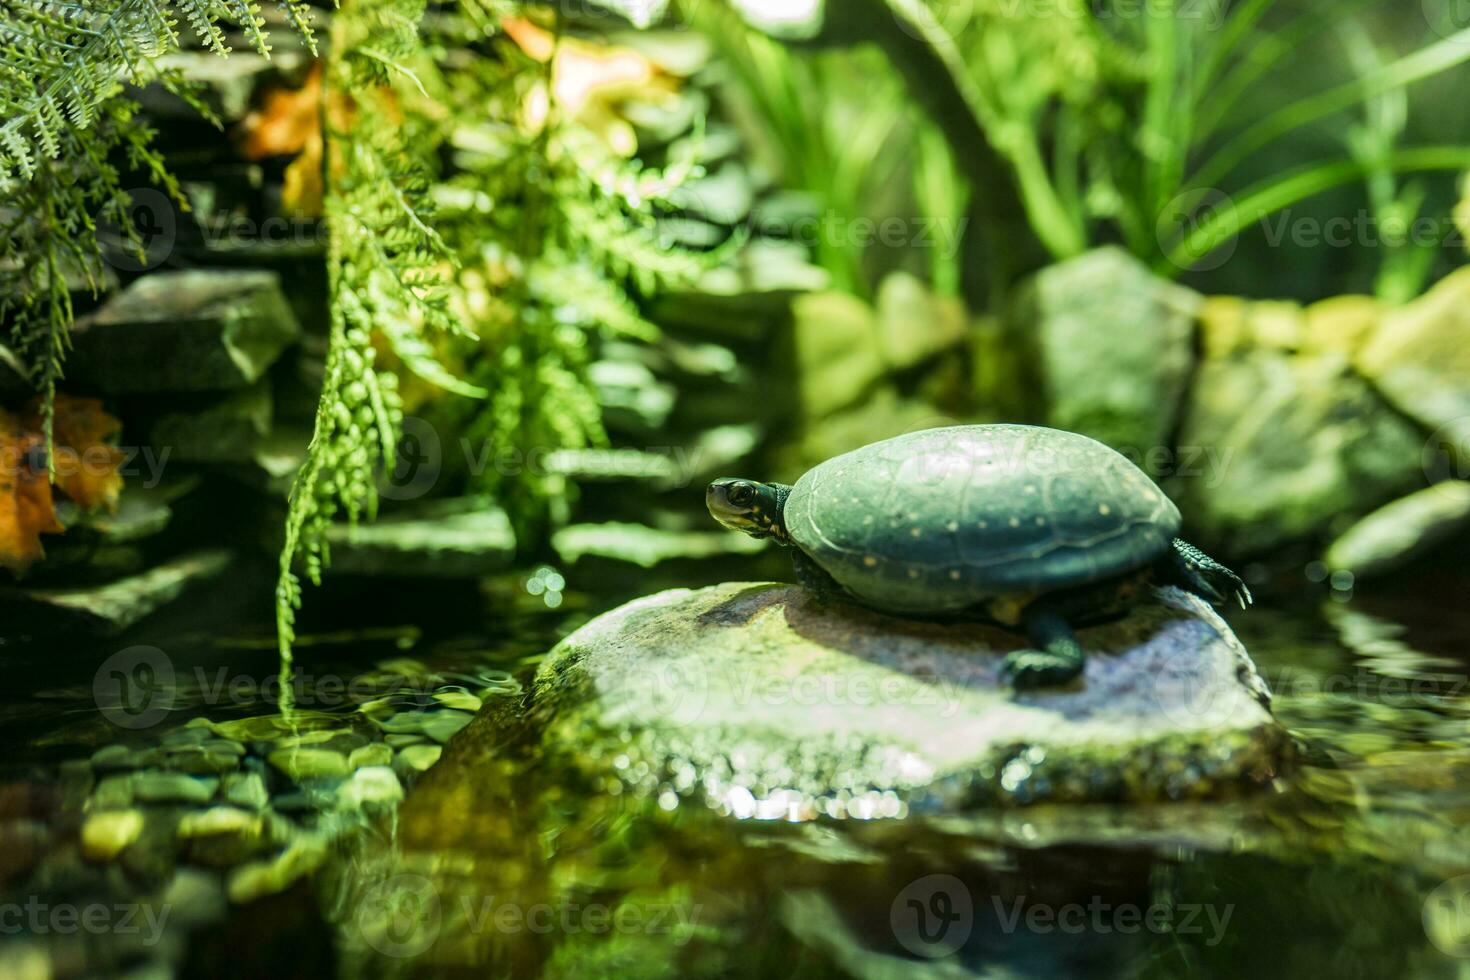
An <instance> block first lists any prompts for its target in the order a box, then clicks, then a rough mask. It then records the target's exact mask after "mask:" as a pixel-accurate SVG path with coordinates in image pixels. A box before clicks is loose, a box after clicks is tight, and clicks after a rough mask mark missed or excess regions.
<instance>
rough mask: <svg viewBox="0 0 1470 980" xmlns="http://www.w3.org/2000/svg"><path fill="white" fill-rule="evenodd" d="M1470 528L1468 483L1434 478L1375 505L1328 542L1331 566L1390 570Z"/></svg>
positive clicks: (1362, 572) (1361, 573) (1360, 572)
mask: <svg viewBox="0 0 1470 980" xmlns="http://www.w3.org/2000/svg"><path fill="white" fill-rule="evenodd" d="M1467 528H1470V483H1467V482H1465V481H1463V480H1454V481H1450V482H1447V483H1436V484H1434V485H1433V486H1430V487H1426V488H1425V489H1423V490H1420V491H1418V492H1416V493H1412V494H1410V495H1409V496H1407V497H1403V498H1401V499H1399V500H1395V501H1394V502H1393V503H1390V504H1387V505H1385V506H1384V507H1381V508H1379V509H1378V510H1376V511H1374V512H1373V513H1371V514H1369V515H1368V516H1367V517H1365V518H1363V519H1362V520H1360V521H1358V523H1356V524H1354V525H1353V526H1352V527H1350V528H1348V530H1347V531H1345V532H1344V533H1343V534H1342V535H1341V536H1339V537H1338V538H1337V540H1336V541H1334V542H1332V544H1331V546H1330V547H1328V549H1327V553H1326V555H1325V557H1324V561H1325V563H1326V565H1327V567H1328V569H1329V570H1331V571H1348V572H1352V573H1353V575H1354V577H1355V578H1369V577H1372V576H1375V575H1383V574H1385V573H1386V572H1392V571H1395V570H1397V569H1399V568H1402V567H1404V566H1405V565H1408V564H1410V563H1411V562H1413V560H1414V559H1415V558H1418V557H1419V556H1421V555H1423V554H1425V553H1426V552H1428V551H1431V550H1433V549H1434V548H1435V547H1436V546H1437V545H1440V544H1443V543H1444V542H1445V541H1448V540H1449V539H1451V538H1453V537H1454V536H1455V535H1457V534H1461V533H1464V532H1465V531H1466V529H1467Z"/></svg>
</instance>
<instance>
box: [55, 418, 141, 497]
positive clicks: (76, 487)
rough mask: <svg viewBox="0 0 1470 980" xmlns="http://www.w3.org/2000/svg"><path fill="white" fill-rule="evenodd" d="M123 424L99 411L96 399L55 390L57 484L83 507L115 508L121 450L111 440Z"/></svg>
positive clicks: (120, 482) (120, 481) (120, 488)
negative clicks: (72, 395) (76, 396)
mask: <svg viewBox="0 0 1470 980" xmlns="http://www.w3.org/2000/svg"><path fill="white" fill-rule="evenodd" d="M121 430H122V423H121V422H119V421H118V420H117V419H115V418H113V417H112V416H111V415H108V414H107V413H106V412H104V411H103V410H102V402H100V401H98V400H97V399H95V398H73V397H71V396H70V395H65V394H61V393H59V392H58V393H57V395H56V419H55V423H54V428H53V430H52V451H53V452H54V453H55V456H56V459H55V461H54V463H53V464H52V469H53V471H54V473H55V480H56V485H57V487H59V488H60V489H61V491H62V492H63V493H65V494H66V495H67V496H68V497H70V498H71V499H72V500H75V501H76V502H77V505H78V506H80V507H82V508H83V509H85V510H96V509H97V508H99V507H106V508H107V509H108V510H116V509H117V496H118V494H120V493H121V492H122V486H123V478H122V474H121V473H119V472H118V469H119V468H120V467H121V466H122V464H123V460H124V458H125V457H124V455H123V452H122V450H120V449H118V448H117V446H115V445H113V440H114V439H115V438H116V437H117V434H118V433H119V432H120V431H121Z"/></svg>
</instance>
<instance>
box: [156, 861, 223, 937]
mask: <svg viewBox="0 0 1470 980" xmlns="http://www.w3.org/2000/svg"><path fill="white" fill-rule="evenodd" d="M160 904H161V905H162V907H163V908H166V909H169V910H170V911H171V912H172V913H173V914H172V915H171V916H170V920H171V921H177V922H178V923H180V924H181V925H186V926H199V925H204V924H206V923H210V922H216V921H218V920H219V919H222V918H223V917H224V914H225V909H226V905H225V890H224V886H223V884H222V883H221V882H220V878H219V875H216V874H211V873H210V872H208V871H201V870H199V869H198V868H180V869H179V870H178V871H177V872H176V873H175V874H174V876H173V879H172V880H171V881H170V882H169V883H168V887H167V888H165V889H164V892H163V896H162V898H161V899H160Z"/></svg>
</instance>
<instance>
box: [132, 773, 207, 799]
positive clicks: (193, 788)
mask: <svg viewBox="0 0 1470 980" xmlns="http://www.w3.org/2000/svg"><path fill="white" fill-rule="evenodd" d="M132 782H133V798H134V799H136V800H138V801H140V802H143V803H193V804H202V803H208V802H209V800H210V797H212V796H214V791H215V790H216V789H218V788H219V780H218V779H196V778H195V777H193V776H190V775H187V774H185V773H182V772H139V773H135V774H134V775H133V780H132Z"/></svg>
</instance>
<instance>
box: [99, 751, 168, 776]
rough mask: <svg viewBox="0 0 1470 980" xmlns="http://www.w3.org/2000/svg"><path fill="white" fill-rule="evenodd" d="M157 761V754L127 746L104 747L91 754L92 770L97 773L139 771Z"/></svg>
mask: <svg viewBox="0 0 1470 980" xmlns="http://www.w3.org/2000/svg"><path fill="white" fill-rule="evenodd" d="M157 761H158V753H156V752H152V751H147V750H141V749H134V748H131V747H130V746H127V745H104V746H103V747H102V748H100V749H98V750H97V751H96V752H93V753H92V759H91V762H92V768H93V769H94V770H96V771H97V772H123V771H127V770H131V769H141V768H143V767H144V766H148V765H152V764H153V763H155V762H157Z"/></svg>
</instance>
